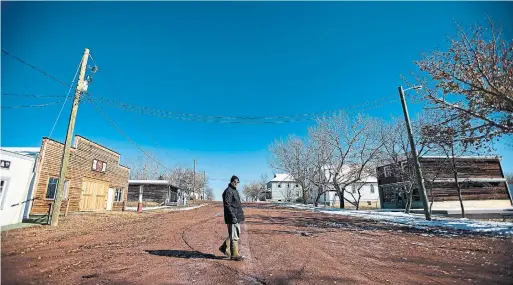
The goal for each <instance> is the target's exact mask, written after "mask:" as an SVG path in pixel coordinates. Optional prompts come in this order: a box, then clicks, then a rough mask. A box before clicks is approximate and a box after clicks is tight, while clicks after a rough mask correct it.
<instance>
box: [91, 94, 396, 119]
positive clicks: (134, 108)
mask: <svg viewBox="0 0 513 285" xmlns="http://www.w3.org/2000/svg"><path fill="white" fill-rule="evenodd" d="M388 98H390V96H387V97H383V98H380V99H378V100H374V101H368V102H365V103H363V104H360V105H354V106H348V107H347V108H341V109H336V110H330V111H325V112H317V113H310V114H299V115H292V116H274V117H252V119H248V118H249V117H227V116H204V115H197V114H187V113H179V114H177V113H176V112H170V111H164V110H159V109H155V108H149V107H144V106H140V105H134V104H127V103H124V102H119V101H115V100H112V99H107V98H104V97H98V96H92V97H91V99H92V100H95V101H96V102H98V103H100V104H103V105H108V106H111V107H116V108H120V109H123V110H125V111H131V112H137V113H140V114H146V115H153V116H157V117H163V118H168V119H176V120H183V121H195V122H209V123H225V124H282V123H293V122H304V121H311V120H316V119H317V118H319V117H323V116H327V115H332V114H336V113H337V112H341V111H344V110H351V109H356V108H357V107H360V108H361V107H365V106H369V107H368V108H365V109H357V110H355V111H350V112H346V113H348V114H351V113H357V112H359V111H366V110H372V109H376V108H379V107H383V106H385V105H387V104H391V103H394V102H397V101H398V100H388V101H384V100H385V99H388ZM379 102H383V103H382V104H376V103H379ZM373 103H374V105H371V104H373ZM307 115H308V116H307ZM257 118H266V120H258V119H257ZM285 118H288V119H285ZM271 119H272V120H271Z"/></svg>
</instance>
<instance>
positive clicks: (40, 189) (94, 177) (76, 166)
mask: <svg viewBox="0 0 513 285" xmlns="http://www.w3.org/2000/svg"><path fill="white" fill-rule="evenodd" d="M63 152H64V144H62V143H60V142H57V141H55V140H52V139H49V138H43V141H42V144H41V150H40V154H39V157H38V160H37V165H38V166H37V171H36V183H35V185H34V189H33V197H32V198H33V203H32V207H31V211H30V214H31V215H45V214H48V212H49V209H50V206H51V205H52V204H53V202H54V200H55V192H56V190H57V183H58V178H59V170H60V167H61V159H62V154H63ZM129 173H130V169H129V168H128V167H125V166H122V165H120V155H119V153H117V152H114V151H112V150H110V149H108V148H106V147H104V146H102V145H100V144H97V143H95V142H93V141H90V140H88V139H86V138H84V137H81V136H79V135H77V136H75V138H74V142H73V147H71V151H70V161H69V168H68V174H67V177H66V181H65V182H64V191H63V197H62V201H63V202H62V204H61V211H62V212H64V211H66V212H75V211H102V210H122V209H123V207H124V203H125V202H126V197H127V192H128V191H127V190H128V177H129Z"/></svg>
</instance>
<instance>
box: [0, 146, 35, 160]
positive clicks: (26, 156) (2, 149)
mask: <svg viewBox="0 0 513 285" xmlns="http://www.w3.org/2000/svg"><path fill="white" fill-rule="evenodd" d="M0 151H1V152H2V159H4V158H5V157H4V155H11V156H12V157H17V158H21V159H25V160H30V161H35V160H36V158H35V157H34V156H33V155H26V154H23V153H19V152H14V151H10V150H6V149H4V148H1V149H0Z"/></svg>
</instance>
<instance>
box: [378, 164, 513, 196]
mask: <svg viewBox="0 0 513 285" xmlns="http://www.w3.org/2000/svg"><path fill="white" fill-rule="evenodd" d="M420 162H421V167H422V173H423V176H424V179H425V182H426V189H427V191H428V195H430V194H429V191H430V188H431V185H433V187H432V190H433V196H434V199H435V201H455V200H458V193H457V190H456V187H455V184H454V182H445V183H441V182H435V183H432V182H430V181H433V180H434V179H454V174H453V172H452V167H451V161H450V160H448V159H446V158H424V157H422V158H420ZM408 167H410V166H409V165H406V168H405V169H406V172H407V171H408ZM383 168H384V166H381V167H378V169H377V173H378V185H379V186H383V185H387V184H392V183H397V182H402V181H403V179H402V177H401V175H400V173H401V172H400V171H399V167H397V166H394V165H389V169H390V173H392V174H395V175H390V176H388V177H385V176H384V175H383V173H384V171H383ZM456 169H457V171H458V178H459V179H461V180H464V179H466V178H504V175H503V173H502V170H501V166H500V160H499V159H478V158H475V159H468V158H465V159H456ZM407 177H408V176H405V178H407ZM404 180H408V179H404ZM461 188H462V196H463V200H502V199H504V200H507V199H509V195H508V192H507V188H506V183H504V182H501V183H497V182H496V183H486V184H482V183H481V184H480V183H467V182H463V183H461ZM383 194H386V193H383Z"/></svg>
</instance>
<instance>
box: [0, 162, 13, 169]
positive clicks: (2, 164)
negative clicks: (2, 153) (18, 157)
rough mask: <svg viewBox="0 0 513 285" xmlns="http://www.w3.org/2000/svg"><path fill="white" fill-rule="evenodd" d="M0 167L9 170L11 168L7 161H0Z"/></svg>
mask: <svg viewBox="0 0 513 285" xmlns="http://www.w3.org/2000/svg"><path fill="white" fill-rule="evenodd" d="M0 167H1V168H3V169H9V168H10V167H11V162H10V161H7V160H0Z"/></svg>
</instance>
